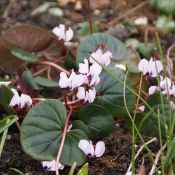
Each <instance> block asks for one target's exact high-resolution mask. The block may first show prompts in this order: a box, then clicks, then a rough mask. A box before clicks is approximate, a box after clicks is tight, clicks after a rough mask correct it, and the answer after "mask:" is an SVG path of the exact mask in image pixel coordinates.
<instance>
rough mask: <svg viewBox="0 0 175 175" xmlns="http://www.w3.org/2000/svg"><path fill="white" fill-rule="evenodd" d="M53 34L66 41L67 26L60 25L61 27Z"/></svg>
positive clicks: (55, 29) (56, 28)
mask: <svg viewBox="0 0 175 175" xmlns="http://www.w3.org/2000/svg"><path fill="white" fill-rule="evenodd" d="M52 32H53V33H54V34H55V35H56V36H57V37H58V39H59V40H63V41H65V26H64V25H62V24H60V25H59V27H55V28H54V29H53V30H52Z"/></svg>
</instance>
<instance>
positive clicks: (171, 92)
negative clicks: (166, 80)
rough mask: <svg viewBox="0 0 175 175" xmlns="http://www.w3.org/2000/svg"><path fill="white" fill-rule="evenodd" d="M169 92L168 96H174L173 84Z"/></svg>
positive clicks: (174, 87)
mask: <svg viewBox="0 0 175 175" xmlns="http://www.w3.org/2000/svg"><path fill="white" fill-rule="evenodd" d="M169 93H170V96H172V97H175V86H174V85H173V87H172V88H171V89H170V91H169Z"/></svg>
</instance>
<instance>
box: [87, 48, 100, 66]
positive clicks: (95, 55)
mask: <svg viewBox="0 0 175 175" xmlns="http://www.w3.org/2000/svg"><path fill="white" fill-rule="evenodd" d="M102 55H103V52H102V50H101V49H100V48H98V49H97V50H96V51H95V52H92V54H91V55H90V62H91V63H95V61H94V59H95V60H97V61H98V62H100V59H101V57H102ZM100 63H101V62H100Z"/></svg>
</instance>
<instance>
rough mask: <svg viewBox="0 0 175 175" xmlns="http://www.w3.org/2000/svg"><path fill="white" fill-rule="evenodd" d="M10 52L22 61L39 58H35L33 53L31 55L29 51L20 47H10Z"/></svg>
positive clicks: (35, 60) (33, 60) (37, 59)
mask: <svg viewBox="0 0 175 175" xmlns="http://www.w3.org/2000/svg"><path fill="white" fill-rule="evenodd" d="M11 54H12V55H14V56H16V57H17V58H20V59H21V60H23V61H28V62H31V63H34V62H37V61H39V58H37V57H36V56H35V55H32V54H31V53H28V52H26V51H25V50H23V49H20V48H12V49H11Z"/></svg>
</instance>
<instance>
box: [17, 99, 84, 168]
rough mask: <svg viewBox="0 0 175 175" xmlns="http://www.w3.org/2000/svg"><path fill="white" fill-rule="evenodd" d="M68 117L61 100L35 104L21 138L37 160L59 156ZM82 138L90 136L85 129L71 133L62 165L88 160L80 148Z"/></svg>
mask: <svg viewBox="0 0 175 175" xmlns="http://www.w3.org/2000/svg"><path fill="white" fill-rule="evenodd" d="M66 117H67V112H66V109H65V107H64V105H63V104H62V103H61V102H60V101H58V100H46V101H44V102H40V103H39V104H37V105H36V106H34V107H33V108H32V109H31V110H30V111H29V113H28V114H27V115H26V117H25V118H24V120H23V123H22V126H21V133H20V140H21V145H22V148H23V150H24V152H25V153H26V154H28V155H29V156H31V157H33V158H34V159H37V160H54V159H56V157H57V152H58V149H59V145H60V141H61V136H62V131H63V128H64V125H65V121H66ZM81 139H87V135H86V134H85V133H84V132H83V131H81V130H71V131H69V132H68V133H67V136H66V140H65V144H64V148H63V152H62V156H61V161H60V162H61V163H62V164H64V165H72V164H73V162H77V164H78V165H81V164H83V163H84V162H85V161H86V157H85V155H84V154H83V152H82V151H81V150H80V149H79V148H78V143H79V141H80V140H81Z"/></svg>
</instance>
